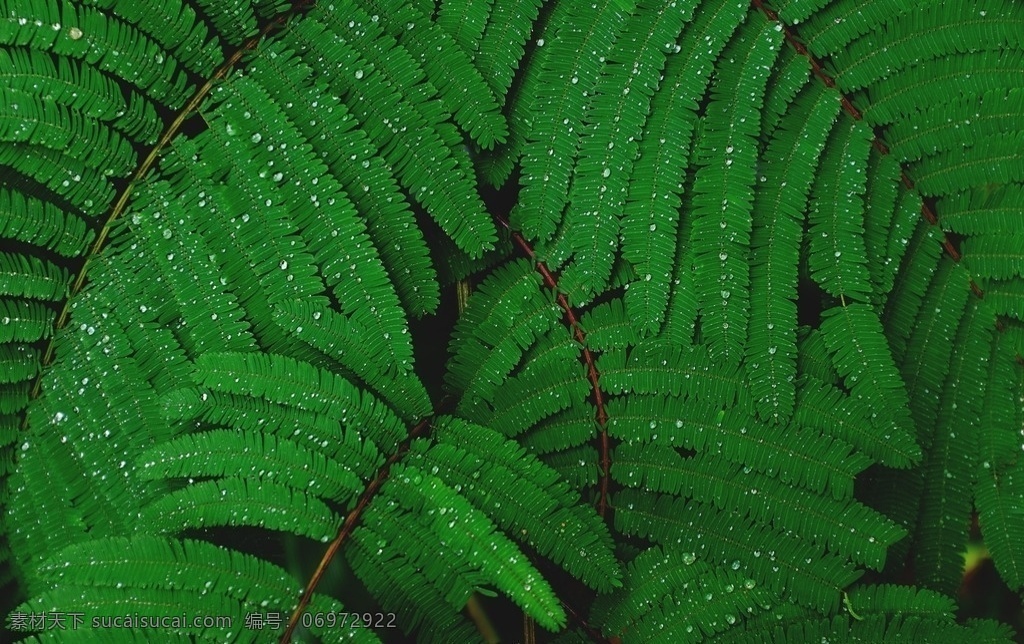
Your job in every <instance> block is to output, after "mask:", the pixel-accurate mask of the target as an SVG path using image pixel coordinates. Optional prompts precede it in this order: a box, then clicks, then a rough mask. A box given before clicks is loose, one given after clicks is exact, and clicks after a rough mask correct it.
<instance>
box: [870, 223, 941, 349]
mask: <svg viewBox="0 0 1024 644" xmlns="http://www.w3.org/2000/svg"><path fill="white" fill-rule="evenodd" d="M909 212H910V211H909V209H908V215H909ZM914 214H915V225H914V227H913V228H912V231H913V232H912V234H911V235H910V236H909V237H899V236H897V235H893V238H892V239H891V240H890V248H893V247H896V248H899V249H900V250H901V255H902V256H903V257H904V259H903V263H902V265H901V266H900V267H899V272H898V273H894V276H895V275H898V279H897V280H896V282H895V283H894V285H893V288H892V290H891V291H890V292H889V296H888V298H887V299H886V305H885V311H884V314H883V318H882V319H883V323H884V325H885V329H886V337H887V338H888V340H889V346H891V347H892V353H893V356H894V357H895V358H896V359H900V358H902V356H903V355H904V353H905V352H906V348H907V341H908V339H909V338H910V334H911V332H912V331H913V328H914V324H915V322H916V318H917V314H918V311H920V309H921V306H922V303H923V301H924V296H925V292H926V291H927V289H928V285H929V284H930V283H931V280H932V276H933V275H934V273H935V271H936V270H937V269H938V266H939V259H940V255H941V254H942V246H941V244H940V243H939V239H938V235H937V234H936V231H935V228H934V227H932V226H929V225H927V223H925V222H924V221H923V220H921V218H920V215H917V213H916V212H915V213H914Z"/></svg>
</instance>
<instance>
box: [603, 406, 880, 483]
mask: <svg viewBox="0 0 1024 644" xmlns="http://www.w3.org/2000/svg"><path fill="white" fill-rule="evenodd" d="M608 411H609V415H610V416H611V420H610V421H609V425H608V426H609V433H610V435H612V436H614V437H616V438H620V439H622V440H627V441H633V442H641V443H661V444H663V445H671V446H673V447H684V448H686V449H692V450H696V451H697V452H700V453H704V454H708V455H714V456H718V457H721V458H723V459H725V460H726V461H729V462H731V463H736V464H739V465H744V466H746V467H748V468H750V469H753V470H756V471H758V472H762V473H765V474H767V475H768V476H772V477H778V478H780V479H781V480H782V481H784V482H786V483H790V484H793V485H799V486H802V487H805V488H807V489H809V490H812V491H814V492H817V493H822V492H824V491H826V490H828V491H830V492H831V494H832V496H833V497H834V498H835V499H837V500H843V499H849V498H850V497H851V496H852V495H853V478H854V477H855V476H856V475H857V474H858V473H859V472H861V471H862V470H863V469H865V468H866V467H867V466H868V464H869V461H868V459H867V458H866V457H864V456H863V455H862V454H851V453H850V446H849V445H848V444H846V443H844V442H842V441H840V440H836V439H833V438H830V437H825V436H820V435H817V434H813V433H810V432H801V433H800V434H795V430H794V429H792V428H789V427H780V426H778V425H767V424H762V423H758V422H756V421H755V419H753V418H751V417H750V416H749V415H747V414H743V413H740V412H737V411H736V410H729V411H722V410H721V409H719V408H717V405H715V404H714V403H712V404H708V403H706V402H704V401H702V400H701V399H699V398H694V399H690V400H688V401H687V402H686V404H685V405H682V404H680V403H679V402H676V401H666V400H664V399H662V398H659V397H655V396H634V397H631V398H626V399H625V401H624V402H621V401H620V400H618V399H617V400H612V401H610V402H609V403H608ZM723 437H729V440H719V439H722V438H723ZM779 454H787V455H788V456H789V457H790V462H789V464H788V465H787V467H780V466H779V465H778V461H777V459H778V457H779Z"/></svg>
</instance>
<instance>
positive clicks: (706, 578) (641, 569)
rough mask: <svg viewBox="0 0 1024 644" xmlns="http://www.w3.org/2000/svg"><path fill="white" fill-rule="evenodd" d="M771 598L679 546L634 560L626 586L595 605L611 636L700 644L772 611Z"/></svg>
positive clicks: (741, 577) (652, 551) (657, 549)
mask: <svg viewBox="0 0 1024 644" xmlns="http://www.w3.org/2000/svg"><path fill="white" fill-rule="evenodd" d="M770 603H771V594H770V593H769V592H766V589H765V588H764V587H762V586H758V584H757V582H756V581H754V580H753V579H750V578H749V577H746V576H745V575H743V574H742V573H739V572H736V571H733V570H732V569H731V568H720V567H714V566H711V565H708V563H706V562H705V561H699V560H697V558H696V557H695V556H694V555H693V554H692V553H684V552H681V551H679V550H678V549H676V548H671V547H668V548H665V549H662V548H660V547H657V546H656V547H653V548H650V549H648V550H645V551H644V552H642V553H640V555H638V556H637V557H636V558H635V559H633V561H631V562H630V564H629V568H628V572H627V576H626V583H625V587H624V588H623V589H622V590H621V591H619V592H617V593H615V594H614V595H610V596H608V597H602V598H599V599H598V600H597V602H596V603H595V605H594V611H593V613H594V615H595V617H596V619H597V620H598V622H599V624H600V625H601V626H602V630H603V631H604V632H605V633H608V634H614V635H615V636H617V637H622V638H625V639H626V641H638V642H699V641H702V640H703V639H704V638H707V637H714V636H716V635H718V634H720V633H721V632H722V631H727V630H728V629H730V628H731V627H732V626H733V625H734V624H736V623H737V621H738V620H739V621H742V620H743V618H744V617H746V616H749V615H753V614H757V613H759V612H761V611H763V610H766V609H767V608H769V607H770Z"/></svg>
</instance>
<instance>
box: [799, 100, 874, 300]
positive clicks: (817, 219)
mask: <svg viewBox="0 0 1024 644" xmlns="http://www.w3.org/2000/svg"><path fill="white" fill-rule="evenodd" d="M872 138H873V134H872V132H871V130H870V128H868V127H867V126H866V125H864V124H863V122H854V121H852V120H851V119H849V118H847V117H845V116H844V117H843V118H842V119H840V121H839V122H838V124H837V127H836V128H835V129H833V131H832V135H831V137H830V138H829V141H828V143H827V144H826V146H827V148H829V151H830V152H831V154H829V155H827V157H826V160H825V161H824V162H823V163H822V164H821V166H820V167H819V168H818V177H817V180H816V183H815V186H814V189H813V192H812V203H811V209H810V212H809V213H808V222H809V224H810V229H809V231H808V235H809V237H810V255H809V256H808V266H809V268H810V272H811V278H812V279H814V281H815V282H817V283H818V285H820V286H821V288H822V289H823V290H824V291H825V292H827V293H829V294H831V295H833V296H836V297H839V296H843V297H845V298H848V299H850V300H854V301H860V302H864V301H867V300H868V298H869V297H870V295H871V294H872V290H871V281H870V277H869V274H868V257H867V249H866V248H865V244H864V215H865V213H864V202H863V197H862V195H863V194H864V191H865V189H866V185H865V183H866V178H867V172H866V169H867V167H866V166H867V161H868V154H869V152H870V150H871V140H872Z"/></svg>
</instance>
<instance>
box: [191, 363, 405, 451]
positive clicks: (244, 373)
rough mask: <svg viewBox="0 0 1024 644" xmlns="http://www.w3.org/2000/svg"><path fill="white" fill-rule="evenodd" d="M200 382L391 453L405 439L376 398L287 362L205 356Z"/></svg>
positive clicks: (309, 367) (311, 368)
mask: <svg viewBox="0 0 1024 644" xmlns="http://www.w3.org/2000/svg"><path fill="white" fill-rule="evenodd" d="M195 378H196V382H197V383H198V384H200V385H202V386H206V387H209V388H210V389H211V390H213V391H222V392H224V393H230V394H243V395H248V396H253V397H255V398H263V399H266V400H268V401H271V402H276V403H279V404H287V405H294V406H295V407H298V408H299V409H302V410H305V411H311V412H316V413H318V414H327V415H329V416H331V417H333V418H336V419H338V420H340V421H341V422H342V423H345V424H348V423H352V424H353V425H356V426H359V427H362V428H365V431H366V435H367V436H369V437H371V438H372V439H373V440H374V442H375V443H376V444H377V445H379V446H381V447H383V448H385V449H386V448H389V447H390V446H392V445H397V444H398V442H399V441H400V439H401V438H402V437H404V436H405V430H404V429H403V426H402V423H401V421H400V420H399V419H398V418H397V417H395V416H394V414H393V412H391V410H390V409H388V408H387V407H386V406H385V405H384V404H383V403H381V402H380V401H378V400H377V399H376V398H374V397H373V396H371V395H369V394H367V393H365V392H360V391H359V389H357V388H356V387H354V386H353V385H352V383H350V382H348V381H346V380H345V379H344V378H342V377H340V376H337V375H335V374H333V373H330V372H327V371H323V370H320V369H317V368H316V367H314V366H313V365H310V364H306V363H301V362H298V361H296V360H294V359H292V358H289V357H287V356H278V355H272V354H259V353H205V354H203V355H201V356H199V358H197V359H196V373H195Z"/></svg>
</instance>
